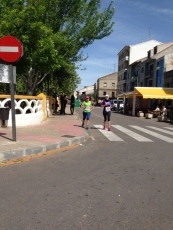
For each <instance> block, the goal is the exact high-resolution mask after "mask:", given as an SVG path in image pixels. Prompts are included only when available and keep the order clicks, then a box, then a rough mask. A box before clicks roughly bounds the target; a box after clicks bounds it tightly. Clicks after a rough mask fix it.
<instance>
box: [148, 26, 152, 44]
mask: <svg viewBox="0 0 173 230" xmlns="http://www.w3.org/2000/svg"><path fill="white" fill-rule="evenodd" d="M150 33H151V24H150V26H149V29H148V40H150Z"/></svg>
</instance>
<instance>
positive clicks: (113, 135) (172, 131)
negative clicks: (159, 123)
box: [94, 125, 173, 143]
mask: <svg viewBox="0 0 173 230" xmlns="http://www.w3.org/2000/svg"><path fill="white" fill-rule="evenodd" d="M94 127H95V128H96V129H97V130H98V131H99V132H100V133H102V134H103V135H104V136H105V137H106V138H107V139H108V140H109V141H117V142H123V141H125V140H124V139H125V138H122V136H123V137H127V136H128V137H130V138H131V139H133V140H136V141H138V142H154V140H156V139H158V140H162V141H165V142H167V143H173V128H172V127H163V128H158V127H155V126H145V127H140V126H136V125H128V126H127V127H123V126H122V125H111V131H108V130H104V129H103V125H94ZM144 135H145V136H144ZM120 136H121V137H120ZM146 136H147V137H146Z"/></svg>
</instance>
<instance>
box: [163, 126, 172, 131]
mask: <svg viewBox="0 0 173 230" xmlns="http://www.w3.org/2000/svg"><path fill="white" fill-rule="evenodd" d="M164 128H165V129H170V130H173V128H171V127H164Z"/></svg>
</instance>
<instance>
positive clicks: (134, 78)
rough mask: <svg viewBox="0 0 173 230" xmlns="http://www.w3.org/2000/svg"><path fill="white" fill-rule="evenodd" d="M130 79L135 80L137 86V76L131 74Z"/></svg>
mask: <svg viewBox="0 0 173 230" xmlns="http://www.w3.org/2000/svg"><path fill="white" fill-rule="evenodd" d="M131 79H132V80H135V81H136V86H138V76H132V77H131Z"/></svg>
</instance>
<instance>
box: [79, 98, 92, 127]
mask: <svg viewBox="0 0 173 230" xmlns="http://www.w3.org/2000/svg"><path fill="white" fill-rule="evenodd" d="M81 107H82V108H83V109H84V111H83V122H82V127H84V124H85V120H86V129H88V128H89V119H90V116H91V110H92V108H93V107H92V102H91V101H90V100H89V96H86V97H85V101H84V102H83V103H82V105H81Z"/></svg>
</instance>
